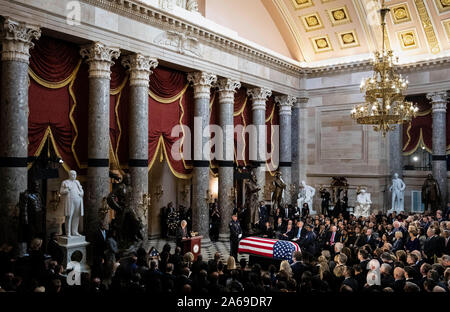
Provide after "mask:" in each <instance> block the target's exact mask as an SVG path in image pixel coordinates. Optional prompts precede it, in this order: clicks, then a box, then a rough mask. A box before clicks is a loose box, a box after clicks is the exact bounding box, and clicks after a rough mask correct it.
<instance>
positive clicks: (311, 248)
mask: <svg viewBox="0 0 450 312" xmlns="http://www.w3.org/2000/svg"><path fill="white" fill-rule="evenodd" d="M316 238H317V236H316V233H314V231H313V228H312V226H311V225H307V226H306V235H305V239H304V240H303V242H302V245H303V246H302V247H303V248H302V249H303V250H304V251H306V252H308V253H310V254H311V255H313V256H315V255H316V252H317V251H316V248H317V244H316Z"/></svg>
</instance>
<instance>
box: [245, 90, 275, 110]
mask: <svg viewBox="0 0 450 312" xmlns="http://www.w3.org/2000/svg"><path fill="white" fill-rule="evenodd" d="M247 95H248V96H251V97H252V100H253V101H252V102H253V103H252V110H257V109H262V110H265V109H266V101H267V99H268V98H269V97H270V96H271V95H272V91H271V90H269V89H267V88H253V89H248V90H247Z"/></svg>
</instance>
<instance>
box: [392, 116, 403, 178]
mask: <svg viewBox="0 0 450 312" xmlns="http://www.w3.org/2000/svg"><path fill="white" fill-rule="evenodd" d="M402 127H403V126H402V125H397V126H396V127H395V129H394V130H392V131H389V174H390V177H391V178H392V177H393V176H394V173H397V174H398V176H399V178H402V177H403V154H402V148H403V138H402Z"/></svg>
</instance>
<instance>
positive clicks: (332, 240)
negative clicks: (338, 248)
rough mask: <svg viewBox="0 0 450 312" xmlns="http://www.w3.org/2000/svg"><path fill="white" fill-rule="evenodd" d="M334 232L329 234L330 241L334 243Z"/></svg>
mask: <svg viewBox="0 0 450 312" xmlns="http://www.w3.org/2000/svg"><path fill="white" fill-rule="evenodd" d="M334 234H335V233H334V232H333V235H331V243H332V244H333V243H334Z"/></svg>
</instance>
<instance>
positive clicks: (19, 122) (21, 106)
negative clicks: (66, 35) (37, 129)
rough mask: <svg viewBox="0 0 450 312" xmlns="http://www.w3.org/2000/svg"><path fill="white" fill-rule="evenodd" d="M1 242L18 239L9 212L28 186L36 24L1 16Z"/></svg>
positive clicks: (37, 29) (37, 34) (39, 31)
mask: <svg viewBox="0 0 450 312" xmlns="http://www.w3.org/2000/svg"><path fill="white" fill-rule="evenodd" d="M0 27H1V32H0V40H1V46H2V50H1V61H2V66H1V68H2V73H1V75H2V79H1V81H2V85H1V88H2V89H1V99H0V101H1V103H0V243H2V242H6V241H9V242H10V243H14V242H15V241H16V239H17V238H16V235H17V230H15V231H14V227H13V223H12V222H11V221H12V220H11V219H10V215H11V212H12V210H13V209H14V207H15V205H16V204H17V203H18V202H19V194H20V192H23V191H25V190H26V189H27V156H28V64H29V59H30V53H29V50H30V49H31V48H33V43H32V40H33V39H39V38H40V36H41V30H40V29H39V27H38V26H36V25H30V24H26V23H23V22H18V21H15V20H12V19H10V18H9V17H7V18H1V25H0Z"/></svg>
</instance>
